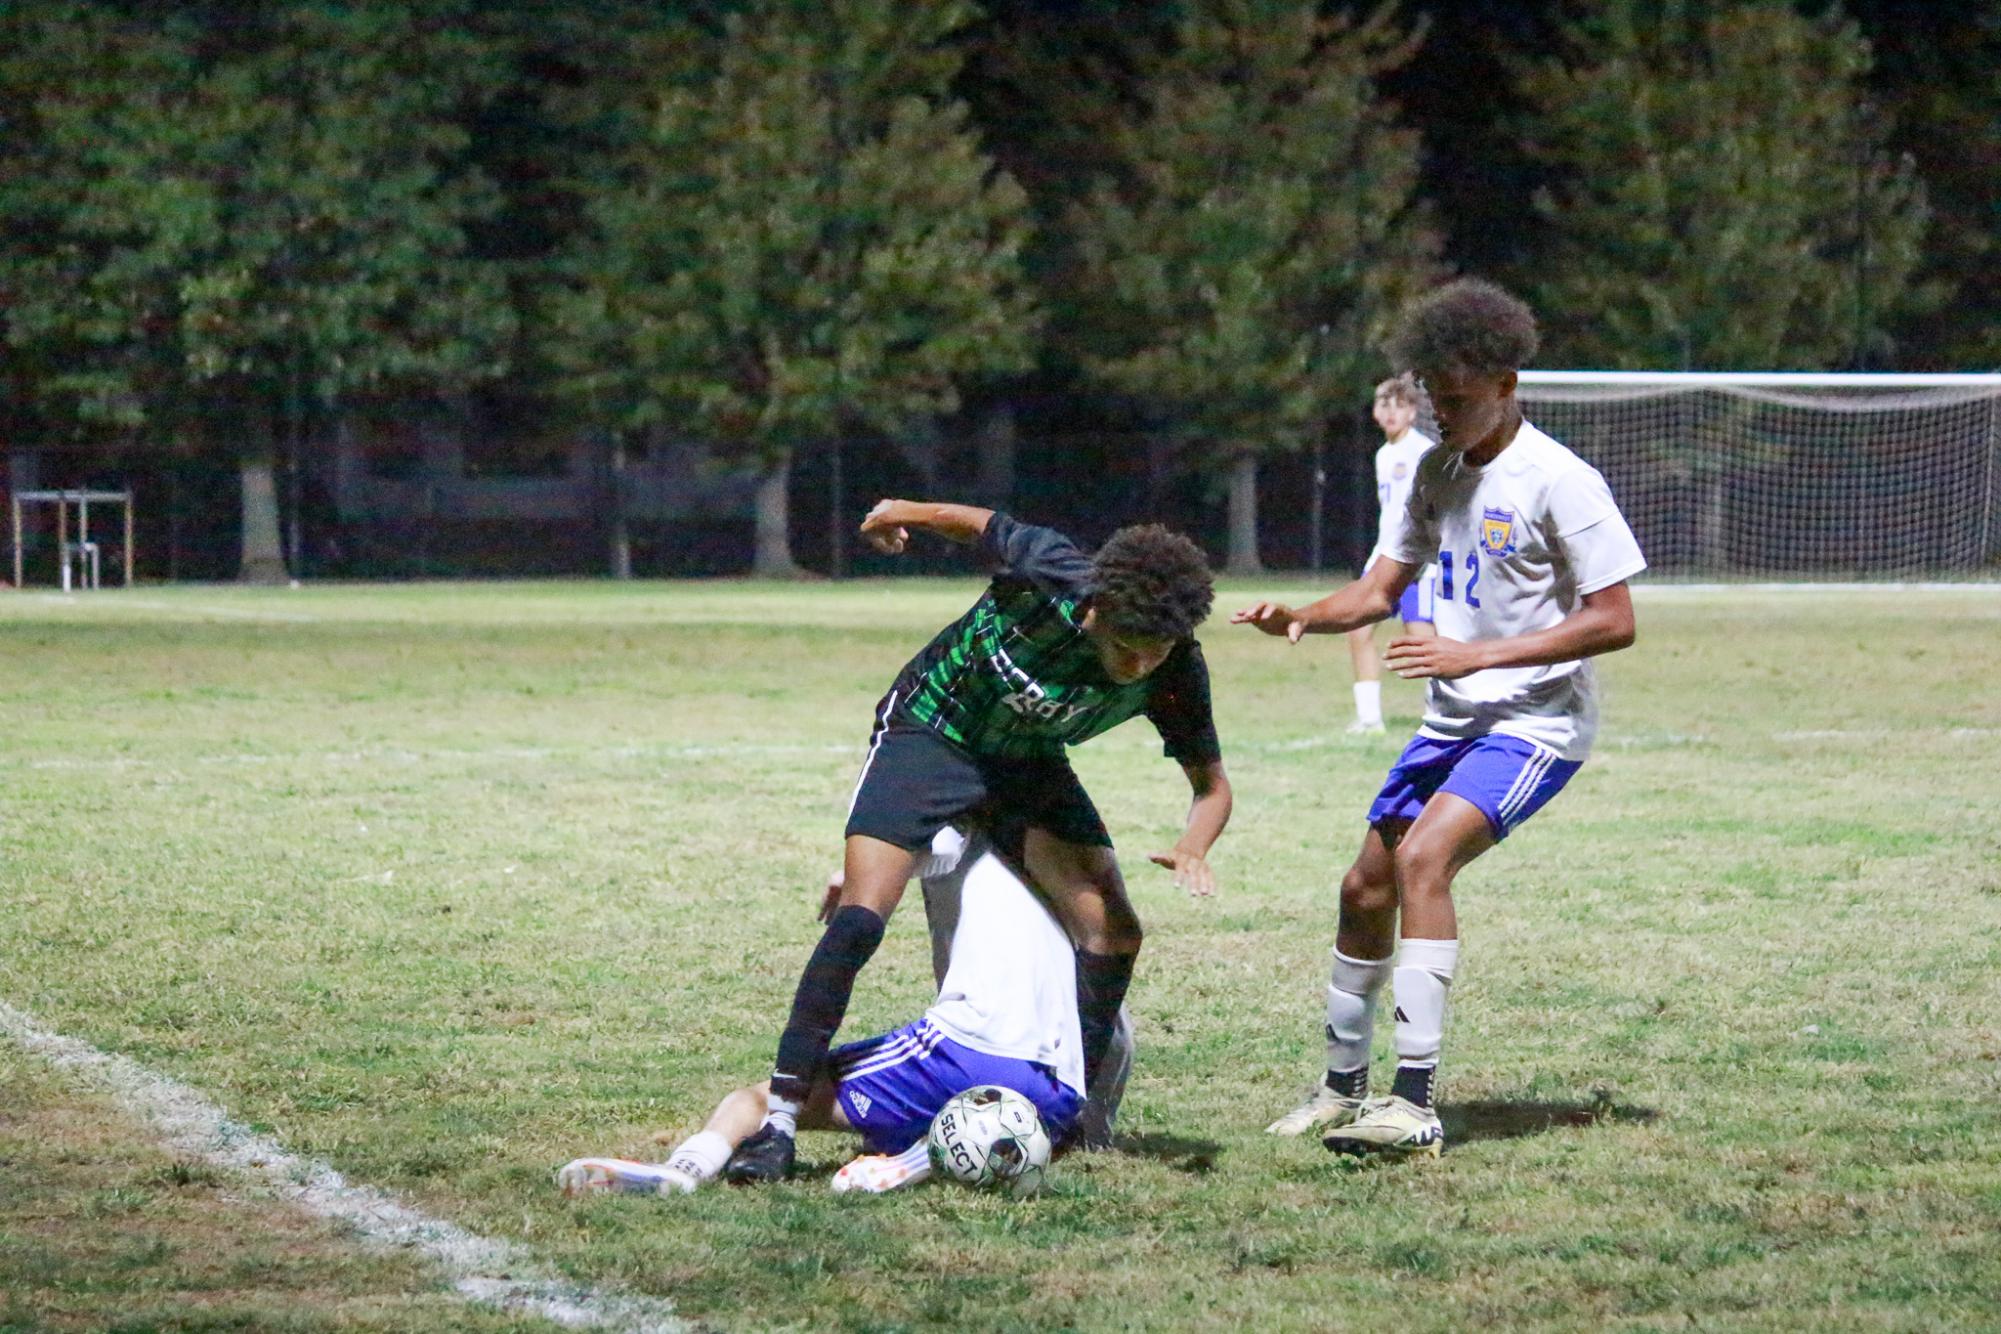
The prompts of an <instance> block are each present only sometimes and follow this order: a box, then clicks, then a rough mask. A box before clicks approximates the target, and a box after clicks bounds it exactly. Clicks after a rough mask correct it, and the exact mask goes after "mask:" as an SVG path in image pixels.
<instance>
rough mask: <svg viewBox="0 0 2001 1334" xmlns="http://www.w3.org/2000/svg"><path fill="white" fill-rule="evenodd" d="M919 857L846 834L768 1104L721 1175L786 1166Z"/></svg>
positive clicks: (771, 1172) (772, 1175)
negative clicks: (858, 983) (836, 886)
mask: <svg viewBox="0 0 2001 1334" xmlns="http://www.w3.org/2000/svg"><path fill="white" fill-rule="evenodd" d="M918 861H919V856H918V854H917V853H915V852H911V851H909V850H908V849H905V848H900V847H897V846H896V845H895V844H894V843H886V842H884V841H883V840H882V839H879V838H871V837H869V836H868V835H866V834H854V835H851V836H849V838H848V841H847V848H846V851H845V853H844V856H843V859H842V866H841V873H842V883H841V889H840V896H839V898H838V900H837V901H836V902H835V903H834V905H833V911H832V912H831V913H827V914H824V915H825V917H826V921H827V929H826V930H825V931H824V932H823V933H822V934H821V936H820V943H819V944H818V945H816V946H814V948H813V955H812V957H811V958H810V959H808V960H807V961H806V970H805V972H804V973H803V974H802V975H801V976H800V979H799V987H798V990H797V991H795V992H794V993H793V997H792V1014H791V1017H790V1018H789V1019H788V1020H787V1021H786V1024H785V1032H784V1034H783V1035H782V1036H781V1037H780V1038H779V1039H778V1062H777V1067H776V1069H775V1070H774V1071H773V1072H772V1076H771V1094H770V1099H769V1101H770V1110H769V1111H768V1112H767V1113H766V1114H765V1118H764V1124H763V1125H762V1126H760V1127H759V1128H758V1130H757V1132H756V1133H755V1134H753V1135H751V1136H750V1138H748V1139H746V1140H745V1141H744V1142H743V1143H742V1144H741V1145H740V1146H738V1148H737V1151H736V1153H735V1154H734V1155H733V1156H732V1157H731V1159H730V1162H729V1166H728V1168H727V1170H726V1175H727V1176H728V1177H729V1179H730V1180H731V1181H736V1182H743V1183H750V1182H758V1181H776V1180H778V1179H780V1178H782V1177H785V1176H787V1175H789V1174H790V1173H791V1171H792V1160H793V1155H794V1149H793V1143H792V1137H793V1134H794V1132H795V1131H796V1130H797V1129H798V1121H799V1114H800V1111H801V1109H802V1108H803V1107H804V1105H805V1103H806V1099H807V1097H808V1096H809V1095H810V1094H811V1092H812V1090H813V1084H814V1081H815V1080H816V1079H818V1078H819V1076H820V1073H821V1069H822V1067H823V1066H824V1065H825V1064H826V1060H827V1047H828V1045H829V1044H830V1043H831V1042H832V1041H833V1038H834V1032H835V1030H837V1029H838V1028H840V1026H841V1020H842V1019H843V1018H845V1017H846V1015H847V1012H848V998H849V997H850V996H851V995H852V994H853V993H854V986H855V976H856V975H857V974H858V973H860V972H861V970H862V967H863V966H864V965H865V964H867V963H868V961H869V960H870V959H871V958H873V957H874V956H875V951H876V948H877V946H879V945H881V944H882V934H883V929H884V927H885V926H886V924H887V923H888V921H889V915H890V914H891V913H892V912H894V911H896V905H897V903H898V902H899V901H900V900H901V899H902V898H903V891H904V888H905V886H907V885H908V884H909V883H910V877H911V875H912V873H914V872H915V871H916V869H917V863H918Z"/></svg>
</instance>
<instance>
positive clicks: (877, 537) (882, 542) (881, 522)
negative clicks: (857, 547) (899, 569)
mask: <svg viewBox="0 0 2001 1334" xmlns="http://www.w3.org/2000/svg"><path fill="white" fill-rule="evenodd" d="M895 504H896V502H895V501H894V500H878V501H876V502H875V508H874V509H872V510H870V511H869V512H868V517H867V518H865V519H863V520H862V536H863V537H864V538H866V539H867V540H868V544H869V545H870V546H872V547H874V548H875V549H876V550H877V551H880V552H881V553H882V554H883V555H885V556H896V555H900V554H902V552H903V548H904V547H905V546H907V545H908V544H909V542H910V530H909V529H908V528H905V527H904V526H903V525H902V524H900V523H892V522H891V521H890V518H889V512H890V507H891V506H893V505H895Z"/></svg>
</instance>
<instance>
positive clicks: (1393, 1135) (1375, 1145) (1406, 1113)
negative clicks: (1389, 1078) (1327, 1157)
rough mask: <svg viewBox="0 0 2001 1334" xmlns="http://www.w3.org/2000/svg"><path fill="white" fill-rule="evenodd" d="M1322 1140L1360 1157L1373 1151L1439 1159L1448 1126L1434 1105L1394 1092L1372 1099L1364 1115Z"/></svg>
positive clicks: (1333, 1148)
mask: <svg viewBox="0 0 2001 1334" xmlns="http://www.w3.org/2000/svg"><path fill="white" fill-rule="evenodd" d="M1322 1143H1324V1144H1326V1146H1327V1147H1328V1148H1329V1149H1332V1150H1333V1151H1334V1152H1335V1153H1345V1154H1348V1155H1350V1156H1351V1157H1356V1158H1361V1157H1366V1156H1368V1155H1369V1154H1384V1155H1387V1156H1394V1157H1402V1158H1415V1157H1420V1156H1421V1157H1426V1158H1436V1157H1437V1156H1438V1155H1439V1152H1440V1150H1442V1149H1444V1147H1445V1127H1444V1126H1442V1125H1440V1124H1439V1122H1438V1113H1437V1112H1436V1111H1434V1110H1433V1109H1432V1108H1429V1107H1419V1106H1417V1105H1416V1104H1415V1103H1410V1102H1405V1101H1404V1100H1403V1099H1402V1098H1399V1097H1396V1096H1394V1095H1392V1096H1390V1097H1387V1098H1371V1099H1369V1100H1368V1102H1366V1103H1364V1104H1363V1106H1362V1113H1361V1115H1360V1116H1357V1117H1356V1118H1355V1119H1354V1120H1353V1121H1350V1122H1349V1123H1348V1124H1347V1125H1345V1126H1341V1127H1339V1128H1337V1129H1334V1130H1330V1131H1328V1132H1327V1134H1326V1136H1325V1137H1324V1138H1323V1140H1322Z"/></svg>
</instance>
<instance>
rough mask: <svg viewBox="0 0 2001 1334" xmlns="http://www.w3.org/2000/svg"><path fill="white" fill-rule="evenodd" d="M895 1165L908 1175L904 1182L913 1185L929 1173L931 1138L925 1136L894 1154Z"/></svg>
mask: <svg viewBox="0 0 2001 1334" xmlns="http://www.w3.org/2000/svg"><path fill="white" fill-rule="evenodd" d="M896 1165H897V1166H898V1167H900V1168H902V1169H903V1170H904V1171H906V1172H908V1173H910V1175H909V1176H908V1177H906V1178H904V1181H905V1184H910V1185H914V1184H915V1183H917V1182H919V1181H923V1180H925V1179H926V1178H928V1177H929V1176H930V1175H931V1138H930V1136H928V1135H927V1136H925V1137H924V1138H922V1139H920V1140H918V1141H917V1142H916V1143H915V1144H913V1145H911V1146H910V1147H909V1148H907V1149H905V1150H904V1151H903V1152H902V1153H899V1154H897V1155H896Z"/></svg>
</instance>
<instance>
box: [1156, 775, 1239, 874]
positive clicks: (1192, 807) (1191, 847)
mask: <svg viewBox="0 0 2001 1334" xmlns="http://www.w3.org/2000/svg"><path fill="white" fill-rule="evenodd" d="M1181 771H1182V772H1183V773H1185V774H1187V775H1188V786H1189V788H1190V789H1191V790H1192V791H1193V792H1194V793H1195V799H1194V800H1193V801H1192V802H1190V803H1189V805H1188V823H1187V825H1186V827H1184V828H1183V829H1182V831H1181V837H1180V839H1179V840H1177V841H1176V842H1175V844H1174V846H1173V847H1172V848H1170V849H1168V850H1167V851H1166V852H1156V853H1152V854H1150V855H1149V856H1148V857H1147V860H1148V861H1150V862H1152V863H1153V864H1154V865H1155V866H1164V867H1166V868H1167V869H1168V870H1170V871H1172V872H1174V884H1175V887H1176V888H1178V889H1185V890H1187V891H1188V893H1189V894H1190V895H1191V896H1192V897H1194V898H1198V899H1204V898H1208V897H1209V896H1210V895H1211V894H1214V893H1215V892H1216V873H1215V872H1214V871H1213V870H1211V869H1210V868H1209V849H1210V848H1212V847H1214V846H1215V845H1216V840H1217V839H1218V838H1219V837H1221V836H1222V833H1223V826H1225V825H1227V824H1228V823H1230V808H1231V806H1232V805H1233V804H1234V802H1235V797H1234V795H1233V794H1232V793H1231V791H1230V779H1229V775H1227V774H1225V773H1224V772H1223V762H1222V761H1221V760H1216V761H1214V762H1212V763H1209V764H1184V765H1182V766H1181Z"/></svg>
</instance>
